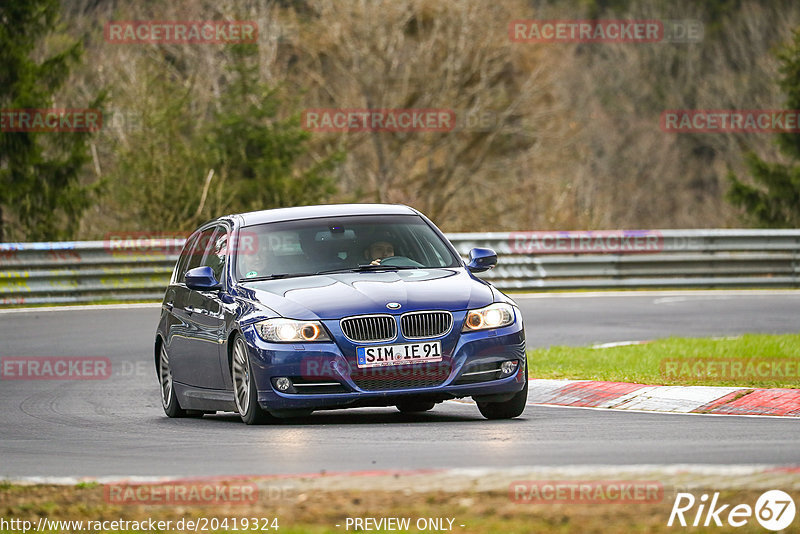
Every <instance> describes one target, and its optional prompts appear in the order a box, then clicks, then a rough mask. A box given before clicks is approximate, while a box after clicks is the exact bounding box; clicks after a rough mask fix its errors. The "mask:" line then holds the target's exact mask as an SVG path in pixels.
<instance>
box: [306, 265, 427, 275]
mask: <svg viewBox="0 0 800 534" xmlns="http://www.w3.org/2000/svg"><path fill="white" fill-rule="evenodd" d="M400 269H419V267H413V266H411V265H372V264H371V263H370V264H368V265H359V266H358V267H342V268H339V269H328V270H325V271H318V272H317V273H316V274H334V273H361V272H368V271H399V270H400Z"/></svg>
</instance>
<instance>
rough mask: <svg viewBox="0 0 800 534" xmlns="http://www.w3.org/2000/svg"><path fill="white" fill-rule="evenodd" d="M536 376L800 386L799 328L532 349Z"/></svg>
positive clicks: (690, 383)
mask: <svg viewBox="0 0 800 534" xmlns="http://www.w3.org/2000/svg"><path fill="white" fill-rule="evenodd" d="M528 358H529V360H528V362H529V370H530V376H531V377H532V378H560V379H579V380H607V381H612V382H637V383H643V384H656V385H658V384H661V385H706V386H742V387H758V388H797V387H800V334H785V335H767V334H746V335H742V336H738V337H734V338H679V337H672V338H667V339H660V340H656V341H653V342H650V343H645V344H641V345H626V346H620V347H609V348H592V347H566V346H555V347H550V348H547V349H533V350H529V351H528Z"/></svg>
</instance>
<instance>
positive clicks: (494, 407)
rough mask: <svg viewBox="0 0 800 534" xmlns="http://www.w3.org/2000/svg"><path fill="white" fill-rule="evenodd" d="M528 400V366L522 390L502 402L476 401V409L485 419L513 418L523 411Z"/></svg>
mask: <svg viewBox="0 0 800 534" xmlns="http://www.w3.org/2000/svg"><path fill="white" fill-rule="evenodd" d="M527 401H528V368H527V364H526V367H525V385H524V386H523V387H522V390H521V391H519V392H518V393H517V394H515V395H514V396H513V397H511V398H510V399H509V400H507V401H504V402H478V403H477V404H478V410H480V412H481V415H483V416H484V417H485V418H486V419H513V418H514V417H519V416H520V415H522V412H523V411H525V404H526V403H527Z"/></svg>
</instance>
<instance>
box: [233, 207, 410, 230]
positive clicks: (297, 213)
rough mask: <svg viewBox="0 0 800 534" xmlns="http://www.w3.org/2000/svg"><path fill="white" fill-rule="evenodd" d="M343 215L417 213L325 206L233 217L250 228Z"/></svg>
mask: <svg viewBox="0 0 800 534" xmlns="http://www.w3.org/2000/svg"><path fill="white" fill-rule="evenodd" d="M344 215H418V212H417V210H415V209H414V208H411V207H409V206H404V205H402V204H326V205H320V206H298V207H294V208H277V209H272V210H261V211H251V212H248V213H239V214H237V215H233V217H240V218H241V221H242V226H252V225H254V224H263V223H270V222H280V221H292V220H297V219H316V218H317V217H341V216H344Z"/></svg>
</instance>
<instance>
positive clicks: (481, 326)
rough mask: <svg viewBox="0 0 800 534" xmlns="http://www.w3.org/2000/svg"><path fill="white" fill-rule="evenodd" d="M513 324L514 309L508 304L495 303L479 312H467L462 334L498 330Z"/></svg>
mask: <svg viewBox="0 0 800 534" xmlns="http://www.w3.org/2000/svg"><path fill="white" fill-rule="evenodd" d="M513 322H514V308H513V307H512V306H511V305H510V304H506V303H504V302H497V303H495V304H490V305H489V306H486V307H485V308H481V309H479V310H470V311H469V312H467V320H466V321H464V328H462V329H461V331H462V332H473V331H475V330H487V329H489V328H500V327H502V326H508V325H510V324H511V323H513Z"/></svg>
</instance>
